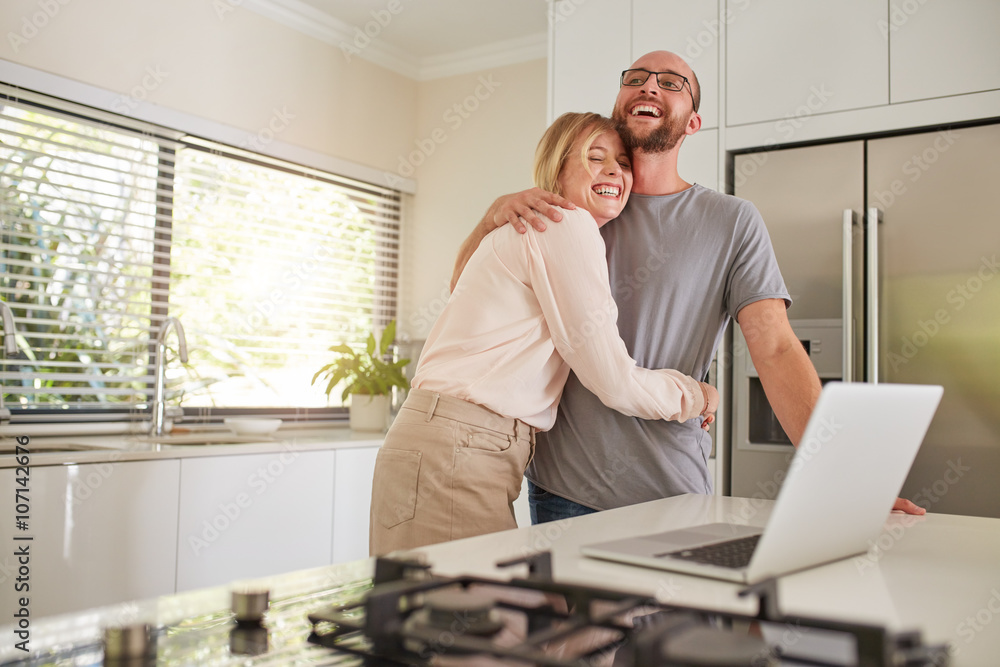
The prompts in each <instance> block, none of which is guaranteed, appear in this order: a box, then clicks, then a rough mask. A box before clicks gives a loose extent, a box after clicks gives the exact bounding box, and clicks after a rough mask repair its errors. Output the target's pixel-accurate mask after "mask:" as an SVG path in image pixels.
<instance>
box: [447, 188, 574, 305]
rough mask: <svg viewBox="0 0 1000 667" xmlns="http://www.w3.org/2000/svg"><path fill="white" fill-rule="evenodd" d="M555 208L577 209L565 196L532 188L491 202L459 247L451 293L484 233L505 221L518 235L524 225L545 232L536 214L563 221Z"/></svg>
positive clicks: (522, 230) (452, 277) (543, 224)
mask: <svg viewBox="0 0 1000 667" xmlns="http://www.w3.org/2000/svg"><path fill="white" fill-rule="evenodd" d="M556 206H562V207H563V208H576V205H575V204H574V203H573V202H571V201H570V200H568V199H566V198H565V197H562V196H560V195H557V194H554V193H552V192H548V191H546V190H542V189H540V188H531V189H530V190H522V191H521V192H515V193H514V194H511V195H504V196H502V197H500V198H499V199H497V200H496V201H495V202H493V204H492V205H491V206H490V207H489V209H487V211H486V215H484V216H483V219H482V220H480V221H479V224H478V225H476V228H475V229H473V230H472V233H471V234H469V236H468V238H466V239H465V241H463V242H462V245H461V246H459V249H458V257H457V258H456V259H455V268H454V270H453V271H452V274H451V290H452V291H453V292H454V291H455V285H456V284H457V283H458V277H459V276H461V275H462V271H464V270H465V265H466V264H468V263H469V258H470V257H472V253H474V252H476V248H478V247H479V244H480V243H481V242H482V240H483V239H484V238H486V235H487V234H489V233H490V232H492V231H493V230H494V229H496V228H497V227H501V226H503V225H505V224H507V223H508V222H509V223H510V224H512V225H514V228H515V229H516V230H517V231H518V232H520V233H521V234H523V233H524V232H526V231H528V228H527V227H526V226H525V223H527V224H530V225H531V226H532V227H534V228H535V229H537V230H538V231H540V232H544V231H545V223H544V222H543V221H542V219H541V218H539V217H538V214H542V215H544V216H545V217H547V218H548V219H549V220H551V221H552V222H559V221H560V220H562V213H560V212H559V209H557V208H555V207H556Z"/></svg>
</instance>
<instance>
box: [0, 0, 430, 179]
mask: <svg viewBox="0 0 1000 667" xmlns="http://www.w3.org/2000/svg"><path fill="white" fill-rule="evenodd" d="M43 4H45V5H47V6H52V7H54V8H57V9H58V10H57V11H53V9H51V8H50V10H49V13H51V14H53V15H52V16H51V17H49V16H48V15H47V14H46V13H45V11H43V9H42V8H41V7H42V5H43ZM234 5H235V3H230V2H227V0H220V1H219V2H208V1H205V0H170V2H148V1H144V2H136V1H135V0H92V1H89V2H82V1H81V0H75V1H68V0H51V2H47V3H40V2H39V0H5V1H4V2H3V3H0V25H3V26H4V27H5V28H6V30H4V34H5V39H3V40H2V41H0V58H4V59H6V60H9V61H12V62H15V63H20V64H24V65H28V66H30V67H33V68H35V69H38V70H42V71H44V72H49V73H53V74H58V75H60V76H62V77H65V78H67V79H72V80H75V81H80V82H83V83H87V84H91V85H93V86H97V87H100V88H104V89H107V90H110V91H114V92H117V93H121V94H122V96H123V98H122V100H121V101H120V103H119V106H120V107H123V108H129V107H134V106H135V104H136V101H137V100H139V99H141V98H148V100H149V101H150V102H153V103H155V104H158V105H161V106H164V107H168V108H170V109H172V110H175V111H180V112H184V113H187V114H191V115H194V116H198V117H201V118H205V119H208V120H212V121H216V122H220V123H225V124H227V125H230V126H235V127H237V128H240V129H243V130H245V131H247V132H250V133H251V134H254V135H256V134H257V133H258V132H260V131H261V130H264V129H265V128H268V126H269V124H271V126H272V127H280V125H275V124H272V119H273V118H275V117H276V116H278V115H279V114H280V115H281V116H282V117H283V118H284V119H286V121H285V122H284V123H283V125H285V127H284V128H283V129H281V130H280V131H279V132H277V134H276V136H275V139H276V140H278V141H281V142H287V143H290V144H293V145H297V146H301V147H304V148H308V149H311V150H314V151H318V152H320V153H324V154H327V155H332V156H337V157H339V158H344V159H347V160H351V161H354V162H357V163H360V164H363V165H368V166H371V167H375V168H378V169H390V168H391V167H392V165H393V160H394V158H395V157H396V155H398V154H399V151H400V150H402V149H403V147H404V146H406V145H407V144H408V143H409V142H410V141H411V138H412V137H413V136H414V132H415V128H416V123H415V119H414V116H413V113H412V109H413V108H414V105H415V103H416V97H417V83H416V82H415V81H412V80H410V79H407V78H406V77H403V76H401V75H399V74H395V73H392V72H389V71H388V70H385V69H382V68H380V67H377V66H375V65H372V64H370V63H368V62H366V61H364V60H361V59H358V58H354V59H352V61H351V62H350V63H348V62H347V60H346V58H345V57H344V55H343V54H342V53H341V52H340V50H339V49H337V48H335V47H333V46H331V45H329V44H325V43H323V42H320V41H319V40H316V39H312V38H310V37H307V36H305V35H303V34H301V33H299V32H296V31H294V30H292V29H290V28H286V27H284V26H282V25H279V24H277V23H275V22H273V21H270V20H268V19H265V18H263V17H261V16H259V15H258V14H255V13H253V12H251V11H248V10H246V9H241V8H240V7H239V6H234ZM226 8H228V9H226ZM38 26H41V27H38ZM11 34H14V35H16V36H17V38H12V37H11ZM26 35H27V36H29V38H28V39H19V38H24V36H26Z"/></svg>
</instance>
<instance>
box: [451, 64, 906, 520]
mask: <svg viewBox="0 0 1000 667" xmlns="http://www.w3.org/2000/svg"><path fill="white" fill-rule="evenodd" d="M620 83H621V87H620V88H619V92H618V98H617V100H616V102H615V107H614V111H613V114H612V118H613V119H614V120H615V121H616V124H617V126H618V131H619V133H620V135H621V137H622V139H623V141H624V142H625V144H626V146H627V147H628V148H629V149H630V150H631V152H632V170H633V178H634V182H633V186H632V197H631V199H630V200H629V202H628V205H627V206H626V208H625V209H624V211H623V212H622V214H621V215H620V216H619V217H618V218H617V219H616V220H615V221H613V222H611V223H610V224H608V225H605V226H604V227H603V228H602V229H601V234H602V236H603V237H604V241H605V244H606V247H607V258H608V266H609V269H610V276H611V284H612V292H613V295H614V298H615V302H616V303H617V304H618V309H619V316H618V329H619V332H620V334H621V337H622V339H623V340H624V341H625V343H626V346H627V347H628V351H629V353H630V354H631V355H632V357H633V358H634V359H635V360H636V362H637V363H638V364H639V365H640V366H644V367H646V368H676V369H678V370H680V371H681V372H683V373H686V374H689V375H691V376H693V377H696V378H704V377H705V376H706V375H707V373H708V369H709V366H710V364H711V361H712V358H713V356H714V355H715V351H716V349H717V348H718V345H719V343H720V342H721V340H722V335H723V332H724V330H725V328H726V325H727V324H728V323H729V320H730V319H736V320H737V321H738V322H739V324H740V327H741V329H742V332H743V335H744V337H745V338H746V340H747V346H748V348H749V350H750V356H751V359H752V360H753V363H754V366H755V367H756V368H757V371H758V373H759V375H760V379H761V383H762V384H763V386H764V390H765V393H766V394H767V397H768V400H769V401H770V403H771V405H772V407H773V409H774V412H775V414H776V415H777V417H778V419H779V421H780V422H781V425H782V426H783V427H784V429H785V431H786V433H787V434H788V436H789V437H790V438H791V440H792V442H794V443H796V444H798V441H799V439H800V438H801V436H802V433H803V431H804V429H805V425H806V422H807V421H808V419H809V415H810V414H811V412H812V408H813V406H814V405H815V403H816V400H817V398H818V397H819V394H820V390H821V386H820V382H819V378H818V377H817V375H816V371H815V369H814V368H813V365H812V362H810V360H809V357H808V356H807V355H806V353H805V351H804V350H803V348H802V345H801V344H800V343H799V341H798V338H797V337H796V336H795V334H794V332H793V331H792V328H791V326H790V325H789V323H788V317H787V315H786V312H785V311H786V309H787V307H788V306H789V305H790V303H791V299H790V298H789V296H788V292H787V290H786V289H785V285H784V281H783V280H782V278H781V273H780V271H779V270H778V265H777V262H776V260H775V257H774V251H773V250H772V248H771V242H770V238H769V237H768V234H767V229H766V228H765V226H764V221H763V220H762V219H761V216H760V214H759V213H758V212H757V209H756V208H755V207H754V206H753V204H751V203H750V202H747V201H745V200H742V199H738V198H736V197H733V196H731V195H726V194H721V193H718V192H716V191H714V190H711V189H709V188H706V187H704V186H701V185H698V184H692V183H688V182H687V181H685V180H684V179H683V178H681V176H680V174H679V173H678V171H677V158H678V155H679V152H680V149H681V147H682V146H683V144H684V139H685V138H686V137H687V136H688V135H692V134H694V133H696V132H697V131H698V130H699V129H700V128H701V116H700V115H699V114H698V106H699V104H700V99H701V91H700V86H699V84H698V79H697V77H696V76H695V74H694V72H693V71H692V70H691V68H690V67H689V66H688V65H687V63H686V62H685V61H684V60H683V59H682V58H681V57H680V56H678V55H677V54H674V53H670V52H668V51H654V52H652V53H648V54H646V55H644V56H642V57H641V58H639V59H638V60H636V61H635V63H633V64H632V65H631V66H630V67H629V69H627V70H625V71H624V72H623V73H622V77H621V81H620ZM566 204H567V203H566V202H565V200H563V199H562V198H561V197H558V196H556V195H552V194H551V193H548V192H544V191H541V190H538V189H537V188H536V189H532V190H528V191H525V192H521V193H517V194H514V195H508V196H505V197H501V198H500V199H498V200H497V201H496V202H494V204H493V206H491V207H490V210H489V211H488V212H487V214H486V217H484V219H483V221H482V222H481V223H480V224H479V226H478V227H477V229H476V230H475V231H474V232H473V233H472V235H470V237H469V239H467V240H466V242H465V244H464V245H463V247H462V249H461V251H460V254H459V259H458V262H457V264H456V269H455V277H454V278H453V284H454V280H455V279H457V276H458V274H460V273H461V270H462V267H463V266H464V262H465V261H466V260H467V257H468V255H469V254H471V249H474V248H475V247H476V245H478V242H479V239H480V238H482V237H483V236H485V234H487V233H489V231H491V230H492V229H494V228H495V227H496V226H498V225H502V224H506V223H508V222H509V223H512V224H513V225H514V226H515V227H516V228H518V229H519V230H524V229H525V227H524V225H525V222H527V223H528V224H531V225H532V226H533V227H535V228H536V229H540V230H544V228H545V225H544V223H542V222H541V220H540V219H539V217H538V215H537V213H541V214H544V215H545V216H548V217H549V218H551V219H554V220H558V219H559V218H558V213H557V212H556V211H555V209H554V208H553V206H566ZM711 448H712V442H711V438H710V437H709V435H708V434H707V433H706V432H705V431H704V430H703V429H701V428H699V424H698V423H697V422H696V421H693V422H686V423H677V422H666V421H652V420H643V419H636V418H633V417H626V416H625V415H622V414H621V413H618V412H615V411H614V410H610V409H608V408H606V407H604V406H603V405H602V404H601V402H600V401H599V400H598V399H597V398H596V397H595V396H594V395H593V394H591V393H590V392H589V391H587V389H586V388H584V387H583V386H582V385H581V384H580V382H579V381H578V380H577V379H576V377H575V376H573V375H572V374H571V375H570V378H569V381H568V382H567V383H566V387H565V389H564V391H563V395H562V400H561V402H560V404H559V416H558V418H557V420H556V423H555V425H554V426H553V427H552V429H551V430H550V431H548V432H546V433H540V434H539V435H538V447H537V448H536V452H535V456H534V459H533V460H532V461H531V463H530V465H529V466H528V469H527V471H526V476H527V477H528V480H529V496H528V497H529V504H530V506H531V515H532V522H533V523H543V522H546V521H554V520H557V519H562V518H566V517H571V516H578V515H581V514H588V513H590V512H594V511H597V510H604V509H611V508H614V507H621V506H624V505H631V504H634V503H640V502H645V501H649V500H655V499H658V498H664V497H668V496H674V495H679V494H683V493H711V492H712V482H711V478H710V475H709V471H708V464H707V462H708V456H709V454H710V452H711ZM897 509H903V510H905V511H908V512H912V513H923V510H922V509H921V508H919V507H917V506H916V505H914V504H912V503H910V502H909V501H903V500H900V501H898V502H897Z"/></svg>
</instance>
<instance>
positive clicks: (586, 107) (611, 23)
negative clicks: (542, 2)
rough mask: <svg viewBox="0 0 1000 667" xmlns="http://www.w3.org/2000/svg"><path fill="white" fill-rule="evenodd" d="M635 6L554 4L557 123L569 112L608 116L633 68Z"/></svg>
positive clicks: (617, 1)
mask: <svg viewBox="0 0 1000 667" xmlns="http://www.w3.org/2000/svg"><path fill="white" fill-rule="evenodd" d="M631 7H632V3H631V1H630V0H586V2H583V1H581V0H558V1H557V2H550V4H549V21H550V24H551V29H552V34H551V39H552V46H553V49H552V61H551V63H550V67H551V77H552V78H551V81H550V86H551V87H552V109H551V111H552V114H551V118H549V122H552V121H553V120H555V119H556V118H557V117H559V115H560V114H563V113H565V112H567V111H593V112H596V113H599V114H603V115H605V116H610V115H611V109H612V108H613V107H614V104H615V97H616V96H617V95H618V84H619V81H620V80H621V73H622V70H624V69H626V68H627V67H628V66H629V65H630V64H631V62H632V61H631V34H632V10H631Z"/></svg>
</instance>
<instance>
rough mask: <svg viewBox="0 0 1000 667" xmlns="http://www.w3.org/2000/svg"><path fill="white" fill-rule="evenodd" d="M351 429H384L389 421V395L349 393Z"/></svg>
mask: <svg viewBox="0 0 1000 667" xmlns="http://www.w3.org/2000/svg"><path fill="white" fill-rule="evenodd" d="M349 412H350V415H351V430H352V431H384V430H385V426H386V422H388V421H389V396H387V395H380V396H372V395H369V394H351V406H350V408H349Z"/></svg>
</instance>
